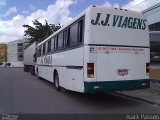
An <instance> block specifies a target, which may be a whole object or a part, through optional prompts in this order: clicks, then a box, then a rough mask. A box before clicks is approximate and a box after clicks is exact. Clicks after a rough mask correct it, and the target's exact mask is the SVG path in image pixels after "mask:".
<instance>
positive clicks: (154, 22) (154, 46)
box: [142, 3, 160, 63]
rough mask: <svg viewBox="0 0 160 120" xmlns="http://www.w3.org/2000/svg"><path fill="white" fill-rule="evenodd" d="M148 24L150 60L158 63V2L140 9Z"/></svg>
mask: <svg viewBox="0 0 160 120" xmlns="http://www.w3.org/2000/svg"><path fill="white" fill-rule="evenodd" d="M142 13H143V14H144V15H145V16H146V17H147V21H148V25H149V37H150V50H151V62H156V63H160V3H158V4H156V5H153V6H152V7H149V8H147V9H146V10H144V11H142Z"/></svg>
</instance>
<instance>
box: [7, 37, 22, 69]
mask: <svg viewBox="0 0 160 120" xmlns="http://www.w3.org/2000/svg"><path fill="white" fill-rule="evenodd" d="M7 48H8V49H7V57H8V60H7V62H8V63H11V66H12V67H23V51H24V40H15V41H12V42H9V43H8V44H7Z"/></svg>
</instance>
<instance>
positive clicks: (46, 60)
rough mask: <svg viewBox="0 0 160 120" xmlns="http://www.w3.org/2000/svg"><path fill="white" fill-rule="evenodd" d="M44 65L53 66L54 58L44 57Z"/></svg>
mask: <svg viewBox="0 0 160 120" xmlns="http://www.w3.org/2000/svg"><path fill="white" fill-rule="evenodd" d="M44 64H52V56H51V55H49V56H45V57H44Z"/></svg>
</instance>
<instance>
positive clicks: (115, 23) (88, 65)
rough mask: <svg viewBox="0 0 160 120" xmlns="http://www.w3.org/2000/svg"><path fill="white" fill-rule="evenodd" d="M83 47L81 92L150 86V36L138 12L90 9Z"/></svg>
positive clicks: (103, 8)
mask: <svg viewBox="0 0 160 120" xmlns="http://www.w3.org/2000/svg"><path fill="white" fill-rule="evenodd" d="M84 45H85V46H84V92H107V91H119V90H135V89H145V88H149V87H150V81H149V63H150V46H149V33H148V25H147V21H146V18H145V17H144V16H143V15H142V14H141V13H137V12H134V11H128V10H124V9H117V8H106V7H90V8H89V9H88V10H87V12H86V16H85V33H84Z"/></svg>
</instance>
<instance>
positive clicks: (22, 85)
mask: <svg viewBox="0 0 160 120" xmlns="http://www.w3.org/2000/svg"><path fill="white" fill-rule="evenodd" d="M0 113H97V114H98V113H108V114H109V113H114V114H118V113H121V114H127V113H160V107H158V106H153V105H151V104H148V103H145V102H143V101H139V100H135V99H132V98H128V97H124V96H120V95H118V94H114V93H110V94H94V95H87V94H81V93H76V92H70V91H62V92H57V91H56V90H55V89H54V87H53V85H52V84H51V83H49V82H47V81H45V80H42V79H41V80H39V79H37V77H36V76H31V75H30V74H29V73H25V72H23V69H22V68H0Z"/></svg>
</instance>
